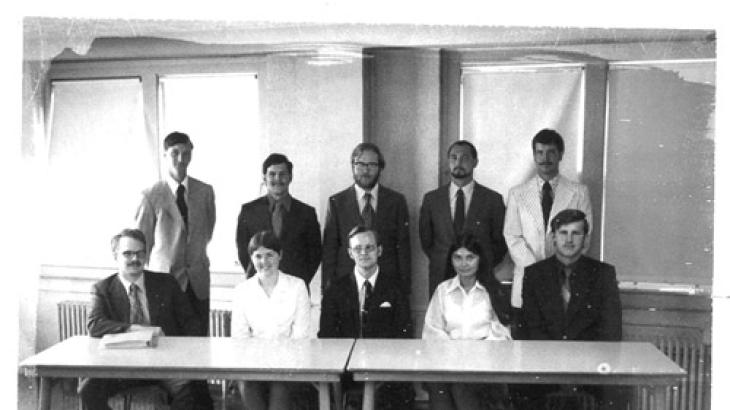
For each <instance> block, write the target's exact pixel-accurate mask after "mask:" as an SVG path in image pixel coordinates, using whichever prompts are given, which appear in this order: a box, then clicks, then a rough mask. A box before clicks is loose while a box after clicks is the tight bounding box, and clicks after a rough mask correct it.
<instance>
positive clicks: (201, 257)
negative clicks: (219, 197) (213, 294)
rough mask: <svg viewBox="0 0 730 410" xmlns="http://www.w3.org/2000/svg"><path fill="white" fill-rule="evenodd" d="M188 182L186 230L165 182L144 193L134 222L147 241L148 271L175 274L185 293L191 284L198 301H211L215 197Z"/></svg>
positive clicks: (209, 190)
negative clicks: (210, 250) (210, 246)
mask: <svg viewBox="0 0 730 410" xmlns="http://www.w3.org/2000/svg"><path fill="white" fill-rule="evenodd" d="M188 178H189V179H188V195H187V196H188V200H187V206H188V226H187V227H186V226H185V222H184V221H183V219H182V215H181V214H180V211H179V209H178V208H177V203H176V202H175V193H174V192H172V190H171V189H170V187H169V185H168V184H167V182H166V181H164V180H163V181H159V182H157V183H156V184H154V185H153V186H152V187H151V188H149V189H146V190H145V191H143V192H142V199H141V200H140V203H139V207H138V208H137V215H136V218H135V219H136V225H137V227H138V228H139V229H140V230H142V232H144V235H145V238H146V239H147V254H148V255H149V260H148V261H147V266H148V267H149V269H150V270H154V271H158V272H168V273H170V274H172V275H173V276H174V277H175V279H177V281H178V283H179V284H180V287H181V288H182V289H183V290H185V289H186V288H187V284H188V283H190V286H192V288H193V291H194V292H195V295H196V296H197V297H198V299H200V300H205V299H209V298H210V296H209V295H210V261H209V260H208V254H207V251H206V248H207V247H208V243H209V242H210V240H211V238H212V237H213V228H214V227H215V196H214V194H213V187H211V186H210V185H208V184H206V183H204V182H201V181H198V180H197V179H195V178H190V177H188Z"/></svg>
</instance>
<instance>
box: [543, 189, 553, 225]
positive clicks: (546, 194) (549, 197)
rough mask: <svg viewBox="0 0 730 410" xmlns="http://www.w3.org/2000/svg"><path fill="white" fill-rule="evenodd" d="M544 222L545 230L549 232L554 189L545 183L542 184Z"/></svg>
mask: <svg viewBox="0 0 730 410" xmlns="http://www.w3.org/2000/svg"><path fill="white" fill-rule="evenodd" d="M541 204H542V222H543V225H544V228H545V230H547V226H548V222H550V208H552V207H553V187H551V186H550V183H549V182H547V181H545V183H544V184H542V202H541Z"/></svg>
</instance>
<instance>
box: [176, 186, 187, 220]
mask: <svg viewBox="0 0 730 410" xmlns="http://www.w3.org/2000/svg"><path fill="white" fill-rule="evenodd" d="M176 196H177V198H176V201H175V202H177V209H179V210H180V215H181V216H182V219H183V221H185V226H188V205H187V204H186V203H185V185H183V184H180V185H178V186H177V193H176Z"/></svg>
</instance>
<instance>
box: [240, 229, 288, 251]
mask: <svg viewBox="0 0 730 410" xmlns="http://www.w3.org/2000/svg"><path fill="white" fill-rule="evenodd" d="M258 248H268V249H271V250H272V251H275V252H276V253H278V254H279V255H281V241H280V240H279V238H277V237H276V235H274V232H272V231H259V232H256V234H254V236H252V237H251V240H250V241H248V249H247V250H248V254H249V255H252V254H253V253H254V252H255V251H256V249H258Z"/></svg>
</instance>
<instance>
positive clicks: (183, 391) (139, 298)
mask: <svg viewBox="0 0 730 410" xmlns="http://www.w3.org/2000/svg"><path fill="white" fill-rule="evenodd" d="M112 252H113V254H114V259H115V261H116V262H117V265H118V268H119V271H118V272H117V273H115V274H113V275H111V276H109V277H107V278H106V279H103V280H100V281H99V282H96V283H95V284H94V285H93V287H92V290H91V302H92V303H91V312H89V316H88V321H87V327H88V329H89V334H90V335H91V337H102V336H104V335H105V334H112V333H123V332H129V331H136V330H141V329H145V328H150V327H153V328H155V330H156V331H157V332H161V333H162V334H164V335H166V336H189V335H195V334H196V333H197V332H198V329H199V328H200V324H199V323H198V320H197V317H196V316H195V314H194V313H193V309H192V307H191V306H190V302H189V301H188V299H187V297H185V295H184V294H183V293H182V291H181V290H180V287H179V286H178V284H177V282H176V281H175V279H173V278H172V277H171V276H170V275H167V274H162V273H156V272H150V271H146V270H143V266H144V262H145V259H146V255H147V252H146V241H145V237H144V234H143V233H142V231H140V230H138V229H125V230H123V231H122V232H120V233H119V234H117V235H115V236H114V237H113V238H112ZM148 384H159V385H160V386H161V387H162V388H163V389H165V390H166V391H167V392H168V393H169V394H170V396H171V397H172V403H171V408H172V409H193V408H196V407H195V406H194V402H193V395H192V392H191V386H190V383H189V381H187V380H129V379H127V380H124V379H84V380H82V382H81V384H80V386H79V395H80V396H81V401H82V403H83V404H84V406H85V408H87V409H94V410H97V409H108V408H109V407H108V405H107V400H108V399H109V397H111V396H113V395H114V394H116V393H117V392H119V391H121V390H125V389H128V388H130V387H136V386H140V385H148Z"/></svg>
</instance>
